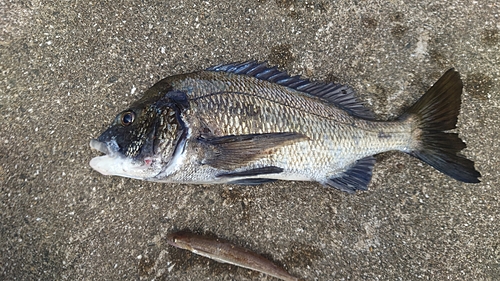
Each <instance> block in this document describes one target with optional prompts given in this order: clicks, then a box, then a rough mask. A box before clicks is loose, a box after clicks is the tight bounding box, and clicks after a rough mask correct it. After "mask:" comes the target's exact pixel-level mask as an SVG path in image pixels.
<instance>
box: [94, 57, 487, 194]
mask: <svg viewBox="0 0 500 281" xmlns="http://www.w3.org/2000/svg"><path fill="white" fill-rule="evenodd" d="M461 92H462V83H461V80H460V77H459V75H458V73H457V72H455V71H454V70H450V71H448V72H447V73H446V74H445V75H443V77H442V78H441V79H440V80H439V81H438V82H437V83H436V84H435V85H434V86H433V87H431V88H430V89H429V91H428V92H427V93H426V94H425V95H424V96H423V97H422V98H421V99H420V100H419V101H417V103H415V105H414V106H412V107H411V108H410V109H409V110H408V111H407V112H406V113H405V114H403V116H401V117H400V118H398V119H397V120H393V121H389V122H382V121H377V120H374V119H373V117H372V114H371V113H370V111H369V110H368V109H366V108H365V107H363V106H362V105H361V104H360V103H359V102H357V101H356V99H355V97H354V91H353V90H352V89H351V88H350V87H348V86H345V85H339V84H323V83H318V82H310V81H309V80H303V79H301V78H299V77H297V76H294V77H290V76H288V75H287V74H286V73H283V72H280V71H279V70H277V69H276V68H268V67H267V66H266V65H265V64H258V63H255V62H245V63H241V64H228V65H220V66H215V67H212V68H209V69H207V70H203V71H198V72H193V73H189V74H181V75H176V76H172V77H168V78H165V79H163V80H161V81H160V82H158V83H157V84H155V85H154V86H153V87H151V88H150V89H149V90H148V91H146V93H145V95H144V97H143V98H142V99H140V100H139V101H137V102H135V103H133V104H132V105H131V106H130V108H129V109H127V110H125V111H124V112H122V113H120V114H118V115H117V117H116V118H115V121H114V122H113V123H112V125H111V127H110V128H109V129H108V130H107V131H106V132H104V133H103V134H102V135H101V136H100V137H99V138H98V139H97V140H92V141H91V147H93V148H94V149H97V150H99V151H101V152H103V153H105V154H106V155H104V156H100V157H96V158H94V159H92V161H91V163H90V164H91V166H92V167H93V168H94V169H96V170H97V171H99V172H101V173H103V174H107V175H120V176H125V177H131V178H138V179H144V180H149V181H157V182H177V183H192V184H200V183H235V184H249V185H251V184H260V183H265V182H269V181H274V180H298V181H317V182H320V183H322V184H323V185H326V186H332V187H335V188H338V189H340V190H343V191H347V192H354V191H355V190H365V189H366V188H367V185H368V183H369V181H370V179H371V173H372V169H373V166H374V164H375V159H374V158H373V155H374V154H377V153H381V152H385V151H390V150H398V151H402V152H405V153H408V154H410V155H413V156H415V157H417V158H419V159H421V160H423V161H424V162H426V163H428V164H430V165H432V166H434V167H435V168H436V169H438V170H440V171H441V172H443V173H445V174H448V175H450V176H451V177H454V178H455V179H457V180H460V181H464V182H479V180H478V177H479V176H480V174H479V172H477V171H476V170H475V168H474V164H473V162H472V161H470V160H468V159H466V158H465V157H463V156H462V155H460V154H459V151H460V150H462V149H463V148H465V144H464V143H463V142H462V141H461V140H460V139H459V138H458V136H457V135H456V134H450V133H446V132H444V131H446V130H450V129H453V128H455V124H456V120H457V115H458V112H459V109H460V95H461Z"/></svg>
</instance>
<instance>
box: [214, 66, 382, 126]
mask: <svg viewBox="0 0 500 281" xmlns="http://www.w3.org/2000/svg"><path fill="white" fill-rule="evenodd" d="M207 70H208V71H215V72H227V73H234V74H238V75H246V76H250V77H255V78H257V79H259V80H264V81H269V82H272V83H276V84H279V85H281V86H285V87H288V88H291V89H294V90H297V91H300V92H304V93H307V94H309V95H312V96H316V97H319V98H322V99H324V100H326V101H328V102H330V103H332V104H334V105H336V106H337V107H340V108H342V109H343V110H345V111H347V112H348V113H349V114H350V115H354V116H357V117H362V118H365V119H373V118H374V115H373V113H372V112H371V111H370V110H369V109H367V108H366V107H364V106H363V104H361V103H360V102H359V101H357V100H356V97H355V96H354V93H355V92H354V90H353V89H352V88H351V87H349V86H347V85H342V84H335V83H322V82H312V81H309V79H303V78H300V76H299V75H296V76H290V75H288V73H286V72H284V71H280V70H278V68H277V67H269V66H267V63H266V62H263V63H259V62H257V61H246V62H242V63H230V64H220V65H216V66H212V67H209V68H207Z"/></svg>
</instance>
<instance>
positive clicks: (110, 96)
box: [0, 0, 500, 280]
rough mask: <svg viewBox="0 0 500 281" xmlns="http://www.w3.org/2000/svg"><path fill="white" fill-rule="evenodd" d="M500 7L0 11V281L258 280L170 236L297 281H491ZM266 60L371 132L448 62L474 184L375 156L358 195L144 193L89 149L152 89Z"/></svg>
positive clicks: (126, 5)
mask: <svg viewBox="0 0 500 281" xmlns="http://www.w3.org/2000/svg"><path fill="white" fill-rule="evenodd" d="M499 17H500V4H499V3H498V1H494V0H485V1H461V0H457V1H444V0H438V1H429V0H426V1H408V0H404V1H403V0H393V1H374V0H367V1H298V0H295V1H293V0H291V1H278V0H276V1H271V0H268V1H265V0H264V1H257V0H254V1H191V0H184V1H180V0H173V1H128V0H125V1H121V2H117V1H92V2H88V1H51V0H48V1H1V2H0V75H1V79H0V112H1V115H0V120H1V126H0V160H1V161H0V222H1V223H0V279H1V280H271V279H272V278H270V277H268V276H265V275H263V274H259V273H255V272H251V271H249V270H246V269H242V268H237V267H234V266H230V265H224V264H219V263H217V262H214V261H210V260H207V259H205V258H202V257H198V256H195V255H193V254H191V253H189V252H187V251H182V250H179V249H175V248H172V247H170V246H168V245H167V243H166V241H165V236H166V234H167V233H169V232H171V231H173V230H180V229H187V230H191V231H195V232H198V233H212V234H215V235H217V236H219V237H222V238H225V239H228V240H230V241H232V242H234V243H237V244H238V245H241V246H245V247H249V248H251V249H253V250H254V251H256V252H259V253H262V254H264V255H265V256H266V257H268V258H271V259H272V260H274V261H276V262H277V263H278V264H281V265H283V266H284V267H285V268H286V269H287V270H289V271H290V272H291V273H292V274H294V275H296V276H299V277H302V278H304V279H306V280H498V279H500V239H499V238H498V233H500V223H499V220H500V211H499V210H500V203H499V198H500V180H499V178H500V168H499V167H500V166H499V164H500V148H499V141H498V140H499V139H500V129H499V128H500V121H499V120H500V111H499V110H498V109H499V107H500V83H499V77H500V18H499ZM248 59H256V60H269V61H270V62H272V63H273V64H277V65H280V66H281V67H283V68H284V69H286V70H287V71H289V72H290V73H291V74H302V75H304V76H306V77H309V78H312V79H316V80H325V81H335V82H342V83H349V84H350V85H351V86H353V87H354V88H355V89H356V90H357V91H358V93H359V95H358V96H359V97H360V99H361V100H363V101H364V103H365V104H366V105H367V106H369V107H370V108H372V109H373V110H374V112H375V113H376V114H377V116H378V117H379V118H381V119H390V118H394V117H396V116H398V115H399V114H400V113H401V112H402V110H403V108H404V107H405V106H409V105H410V104H412V103H413V102H414V101H415V100H416V99H418V98H419V97H420V96H421V95H422V93H423V92H424V91H425V90H426V89H427V88H428V87H429V86H430V85H431V84H432V83H433V82H435V81H436V80H437V79H438V78H439V77H440V75H441V74H442V73H444V72H445V71H446V70H447V69H448V68H450V67H455V68H456V69H457V70H458V71H460V73H461V75H462V79H463V80H464V84H465V90H464V94H463V98H462V113H461V115H460V117H459V124H458V129H457V131H458V132H459V133H460V135H461V136H462V138H463V139H464V140H465V141H466V142H467V145H468V148H467V149H466V150H465V151H464V153H465V154H466V155H467V157H469V158H471V159H473V160H475V161H476V167H477V168H478V170H479V171H480V172H481V173H482V175H483V177H482V181H483V182H482V183H480V184H477V185H470V184H463V183H460V182H457V181H455V180H453V179H451V178H448V177H446V176H444V175H442V174H440V173H439V172H437V171H435V170H433V169H432V168H430V167H429V166H427V165H425V164H422V163H421V162H419V161H418V160H416V159H413V158H411V157H410V156H407V155H404V154H400V153H392V152H391V153H385V154H382V155H379V156H377V159H378V162H377V164H376V166H375V170H374V177H373V180H372V183H371V184H370V186H369V190H368V191H367V192H360V193H358V194H356V195H354V196H353V195H348V194H344V193H340V192H338V191H336V190H333V189H327V188H324V187H322V186H320V185H319V184H316V183H303V182H277V183H273V184H267V185H262V186H254V187H239V186H230V185H214V186H189V185H168V184H154V183H147V182H143V181H137V180H131V179H125V178H118V177H106V176H102V175H100V174H99V173H97V172H95V171H93V170H92V169H91V168H90V167H89V165H88V162H89V160H90V159H91V158H92V157H94V156H96V155H98V153H97V152H95V151H91V150H90V148H89V145H88V143H89V140H90V139H91V138H94V137H97V136H98V135H99V134H100V132H102V131H103V130H104V129H105V128H106V126H107V125H108V124H109V122H110V121H111V120H112V119H113V118H114V116H115V114H117V113H118V112H120V111H121V110H123V109H125V108H126V107H127V104H129V103H130V102H132V101H134V100H136V99H138V98H139V97H140V96H141V92H142V91H144V90H146V89H147V88H148V87H150V86H151V85H153V84H154V83H155V82H157V81H158V80H159V79H161V78H163V77H166V76H169V75H173V74H177V73H183V72H188V71H193V70H197V69H200V68H206V67H209V66H211V65H214V64H219V63H224V62H231V61H242V60H248Z"/></svg>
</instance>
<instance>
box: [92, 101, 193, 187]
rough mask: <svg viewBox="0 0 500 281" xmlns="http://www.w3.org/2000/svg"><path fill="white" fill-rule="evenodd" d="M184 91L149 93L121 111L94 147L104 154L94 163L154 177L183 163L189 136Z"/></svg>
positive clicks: (114, 171) (113, 171)
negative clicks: (185, 119) (184, 113)
mask: <svg viewBox="0 0 500 281" xmlns="http://www.w3.org/2000/svg"><path fill="white" fill-rule="evenodd" d="M182 95H183V93H179V92H168V93H167V94H155V95H145V97H144V98H142V99H141V100H139V101H137V102H136V103H134V104H132V105H131V106H130V107H129V108H128V109H126V110H124V111H122V112H120V113H118V114H117V115H116V117H115V118H114V120H113V121H112V123H111V125H110V126H109V128H108V129H107V130H106V131H104V132H103V133H102V134H101V135H100V136H99V137H98V138H97V139H93V140H91V141H90V147H91V148H93V149H95V150H98V151H100V152H101V153H103V154H104V155H102V156H98V157H95V158H93V159H92V160H91V161H90V166H91V167H92V168H93V169H94V170H96V171H98V172H100V173H101V174H104V175H115V176H122V177H128V178H134V179H144V180H153V178H154V177H155V176H157V175H159V174H165V173H166V170H167V171H172V170H173V167H172V166H173V165H177V166H178V165H179V163H178V162H179V161H178V160H179V157H180V156H181V154H182V152H183V150H184V145H185V143H186V139H187V136H186V135H187V130H186V126H185V124H184V122H183V121H182V119H181V113H182V112H183V111H184V110H185V109H186V108H187V105H188V103H187V98H186V97H185V94H184V96H182Z"/></svg>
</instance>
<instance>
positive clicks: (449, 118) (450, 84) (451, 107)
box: [399, 69, 481, 183]
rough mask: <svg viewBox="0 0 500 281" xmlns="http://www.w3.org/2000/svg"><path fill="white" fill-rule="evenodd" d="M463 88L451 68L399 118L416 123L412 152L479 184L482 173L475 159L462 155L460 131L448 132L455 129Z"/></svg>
mask: <svg viewBox="0 0 500 281" xmlns="http://www.w3.org/2000/svg"><path fill="white" fill-rule="evenodd" d="M462 88H463V84H462V80H461V79H460V75H459V73H458V72H457V71H455V70H454V69H450V70H448V71H447V72H446V73H445V74H444V75H443V76H442V77H441V78H439V80H438V81H437V82H436V83H435V84H434V85H433V86H432V87H431V88H430V89H429V90H428V91H427V92H426V93H425V94H424V95H423V96H422V97H421V98H420V99H419V100H418V101H417V102H416V103H415V104H414V105H413V106H411V107H410V108H409V109H408V110H407V111H406V112H405V113H404V114H403V115H402V116H401V117H400V118H399V119H400V120H408V118H411V119H414V121H415V124H416V126H415V129H414V130H413V133H412V135H413V140H414V143H415V145H414V147H413V148H412V149H411V151H409V152H408V153H409V154H410V155H412V156H414V157H417V158H418V159H420V160H422V161H424V162H425V163H427V164H429V165H431V166H432V167H434V168H435V169H437V170H438V171H440V172H442V173H444V174H446V175H448V176H450V177H452V178H454V179H456V180H459V181H462V182H467V183H477V182H480V181H479V179H478V178H479V177H480V176H481V174H480V173H479V172H478V171H477V170H476V169H475V168H474V162H473V161H471V160H469V159H467V158H465V156H463V155H462V154H460V151H461V150H462V149H464V148H465V147H466V145H465V143H464V142H463V141H462V140H461V139H460V138H459V136H458V134H456V133H447V132H445V131H447V130H452V129H455V128H456V124H457V119H458V114H459V111H460V103H461V95H462Z"/></svg>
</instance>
